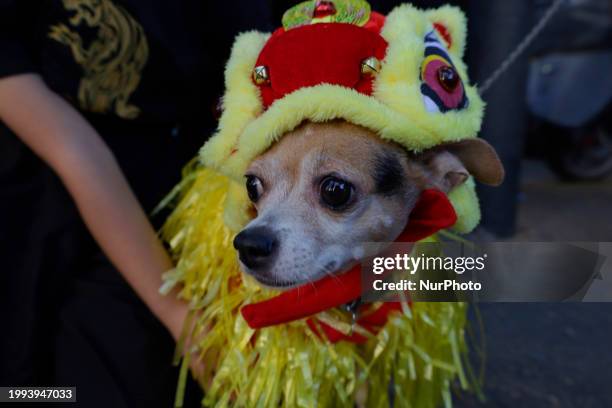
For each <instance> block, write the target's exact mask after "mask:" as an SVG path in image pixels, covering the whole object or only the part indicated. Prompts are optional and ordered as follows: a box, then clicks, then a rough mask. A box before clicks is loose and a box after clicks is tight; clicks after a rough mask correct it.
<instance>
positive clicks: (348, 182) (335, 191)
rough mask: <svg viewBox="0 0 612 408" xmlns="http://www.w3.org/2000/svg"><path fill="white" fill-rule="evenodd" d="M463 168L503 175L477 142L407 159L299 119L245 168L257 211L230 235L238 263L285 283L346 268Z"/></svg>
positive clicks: (348, 128)
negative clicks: (296, 125) (423, 195)
mask: <svg viewBox="0 0 612 408" xmlns="http://www.w3.org/2000/svg"><path fill="white" fill-rule="evenodd" d="M469 174H472V175H473V176H474V177H475V178H476V179H478V180H480V181H483V182H485V183H488V184H497V183H499V182H501V180H502V178H503V168H502V166H501V164H500V162H499V159H498V158H497V155H496V154H495V151H494V150H493V149H492V148H491V147H490V146H489V145H488V144H486V142H484V141H482V140H480V139H470V140H465V141H462V142H459V143H456V144H448V145H444V146H440V147H437V148H435V149H432V150H430V151H426V152H424V153H422V154H419V155H413V154H409V153H407V152H406V151H405V150H404V149H403V148H402V147H400V146H399V145H396V144H394V143H390V142H386V141H383V140H381V139H380V138H379V137H377V136H376V135H375V134H374V133H373V132H371V131H369V130H367V129H365V128H362V127H359V126H356V125H352V124H349V123H347V122H344V121H333V122H327V123H305V124H303V125H302V126H300V127H299V128H297V129H296V130H294V131H292V132H289V133H288V134H286V135H284V136H283V138H282V139H281V140H280V141H279V142H278V143H276V144H275V145H274V146H273V147H272V148H271V149H270V150H268V151H267V152H266V153H265V154H263V155H261V156H260V157H258V158H257V159H256V160H254V161H253V162H252V163H251V165H250V167H249V169H248V171H247V173H246V189H247V192H248V195H249V198H250V199H251V201H252V203H253V205H254V207H255V209H256V212H257V216H256V217H255V218H254V219H253V220H252V221H251V222H250V223H249V224H248V225H247V226H246V227H245V228H244V229H243V230H242V231H241V232H240V233H239V234H238V235H237V236H236V238H235V240H234V246H235V247H236V249H237V250H238V252H239V258H240V261H241V266H242V268H243V270H244V272H246V273H247V274H249V275H252V276H253V277H254V278H255V279H256V280H257V281H258V282H260V283H262V284H263V285H265V286H269V287H275V288H285V289H286V288H290V287H294V286H298V285H301V284H304V283H307V282H313V281H316V280H318V279H320V278H322V277H324V276H325V275H328V274H333V273H338V272H341V271H343V270H346V269H347V268H348V267H350V266H352V265H353V264H355V263H356V262H358V261H360V260H361V259H362V258H363V256H364V250H363V246H362V244H363V243H364V242H390V241H393V240H395V239H396V238H397V236H398V235H399V234H400V233H401V232H402V230H403V228H404V227H405V225H406V223H407V221H408V217H409V216H410V212H411V211H412V209H413V207H414V205H415V203H416V201H417V199H418V197H419V195H420V193H421V192H422V191H423V190H424V189H426V188H437V189H439V190H441V191H443V192H446V193H448V192H449V191H450V190H452V189H453V188H454V187H456V186H458V185H460V184H462V183H464V182H465V181H466V179H467V178H468V175H469Z"/></svg>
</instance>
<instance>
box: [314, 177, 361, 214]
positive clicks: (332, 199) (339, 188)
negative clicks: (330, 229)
mask: <svg viewBox="0 0 612 408" xmlns="http://www.w3.org/2000/svg"><path fill="white" fill-rule="evenodd" d="M354 190H355V189H354V187H353V185H352V184H351V183H349V182H348V181H345V180H342V179H340V178H338V177H333V176H328V177H325V178H324V179H323V180H322V181H321V200H322V201H323V203H324V204H325V205H327V206H328V207H329V208H331V209H332V210H334V211H341V210H343V209H344V208H346V206H347V205H348V203H349V202H350V201H351V198H352V196H353V191H354Z"/></svg>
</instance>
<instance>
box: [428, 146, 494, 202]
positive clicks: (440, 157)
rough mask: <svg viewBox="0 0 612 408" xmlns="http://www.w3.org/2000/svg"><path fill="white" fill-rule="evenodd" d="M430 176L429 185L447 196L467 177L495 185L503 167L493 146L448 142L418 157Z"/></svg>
mask: <svg viewBox="0 0 612 408" xmlns="http://www.w3.org/2000/svg"><path fill="white" fill-rule="evenodd" d="M419 161H420V162H421V163H423V164H424V165H425V166H426V168H427V170H428V174H429V180H428V183H430V186H431V187H435V188H438V189H440V190H442V191H444V192H446V193H448V192H449V191H451V190H452V189H453V188H455V187H457V186H459V185H460V184H463V183H464V182H465V181H466V180H467V179H468V177H469V176H470V175H472V176H473V177H474V178H475V179H476V180H478V181H480V182H481V183H484V184H488V185H492V186H497V185H499V184H501V182H502V181H503V179H504V168H503V166H502V164H501V161H500V160H499V157H498V156H497V153H496V152H495V150H494V149H493V147H492V146H491V145H490V144H488V143H487V142H485V141H484V140H482V139H467V140H462V141H460V142H455V143H448V144H445V145H442V146H438V147H436V148H435V149H432V150H429V151H427V152H425V153H423V154H422V155H420V156H419Z"/></svg>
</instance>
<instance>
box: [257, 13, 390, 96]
mask: <svg viewBox="0 0 612 408" xmlns="http://www.w3.org/2000/svg"><path fill="white" fill-rule="evenodd" d="M383 21H384V20H383ZM380 23H381V20H380V18H376V19H371V24H370V23H368V24H370V26H369V27H368V28H364V27H359V26H355V25H352V24H341V23H319V24H312V25H305V26H302V27H297V28H293V29H291V30H288V31H285V30H282V29H279V30H276V31H275V32H274V34H273V35H272V37H270V39H269V40H268V42H267V43H266V45H265V46H264V48H263V49H262V51H261V53H260V55H259V58H258V59H257V63H256V65H257V66H260V65H263V66H265V67H266V68H267V69H268V74H269V76H270V81H269V82H268V83H265V84H261V85H258V86H259V89H260V91H261V97H262V100H263V104H264V107H265V108H268V107H269V106H270V105H271V104H272V103H273V102H274V101H276V100H277V99H280V98H282V97H284V96H285V95H287V94H289V93H291V92H293V91H295V90H297V89H300V88H305V87H311V86H316V85H320V84H323V83H326V84H334V85H340V86H344V87H347V88H352V89H355V90H356V91H358V92H361V93H363V94H366V95H370V94H371V93H372V77H370V76H367V75H366V76H364V75H362V74H361V62H362V61H363V60H364V59H366V58H369V57H372V56H374V57H376V58H378V59H379V60H381V61H382V60H383V59H384V57H385V53H386V49H387V42H386V41H385V40H384V39H383V38H382V37H381V36H380V34H378V33H377V32H376V30H377V28H378V25H379V24H380Z"/></svg>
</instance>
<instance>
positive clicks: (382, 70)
mask: <svg viewBox="0 0 612 408" xmlns="http://www.w3.org/2000/svg"><path fill="white" fill-rule="evenodd" d="M465 41H466V21H465V17H464V15H463V14H462V13H461V12H460V11H459V10H458V9H456V8H452V7H442V8H439V9H435V10H426V11H422V10H418V9H416V8H414V7H413V6H411V5H407V4H405V5H402V6H399V7H397V8H396V9H394V10H393V11H392V12H391V13H390V14H389V15H387V16H383V15H381V14H378V13H376V12H374V11H372V10H370V6H369V5H368V4H367V3H366V2H365V1H362V0H343V1H341V0H336V1H315V0H311V1H306V2H304V3H301V4H299V5H297V6H295V7H293V8H292V9H290V10H288V11H287V12H286V13H285V15H284V17H283V27H282V28H279V29H277V30H276V31H275V32H274V33H272V34H264V33H260V32H248V33H244V34H241V35H239V36H238V37H237V39H236V41H235V44H234V46H233V50H232V53H231V57H230V60H229V62H228V64H227V68H226V78H225V82H226V92H225V96H224V98H223V114H222V116H221V118H220V122H219V127H218V131H217V133H216V134H215V135H214V136H213V137H212V138H211V139H210V140H209V141H208V142H207V143H206V144H205V145H204V147H203V148H202V150H201V153H200V157H199V160H198V161H197V163H194V164H192V165H190V166H188V169H187V170H186V173H185V177H184V180H183V182H182V183H181V184H180V185H179V186H178V187H177V189H176V192H175V194H174V198H175V199H176V207H175V208H174V212H173V213H172V215H171V216H170V218H169V219H168V221H167V223H166V225H165V227H164V230H163V234H164V237H165V238H166V239H167V241H168V242H169V244H170V247H171V250H172V253H173V255H174V257H175V260H176V268H175V269H173V270H172V271H169V272H168V273H166V275H165V285H164V287H163V288H162V289H163V290H169V289H170V288H172V287H174V286H175V285H179V286H180V287H182V290H181V292H180V296H181V297H182V298H184V299H186V300H187V301H189V302H190V304H191V307H192V309H193V311H194V312H193V314H192V321H191V322H189V324H186V328H189V329H186V330H185V333H184V338H187V337H188V338H190V339H192V341H191V342H190V344H191V346H190V348H191V350H181V347H182V345H181V344H179V346H178V349H179V350H178V351H177V355H180V356H182V355H185V357H183V365H182V367H183V371H182V378H183V383H184V378H185V376H186V375H187V373H188V367H189V360H190V359H203V360H204V362H205V364H204V365H205V367H206V368H205V372H204V373H203V374H202V375H201V378H198V380H199V381H200V383H201V384H202V386H203V387H204V392H205V397H204V400H203V405H205V406H220V407H221V406H246V407H251V406H258V407H279V406H285V407H318V406H325V407H337V406H345V407H352V406H354V404H355V401H356V398H357V395H358V394H359V391H360V390H361V389H362V386H363V385H364V384H367V385H368V387H367V388H368V389H369V393H368V394H367V399H366V401H365V404H366V405H367V406H372V407H385V406H390V403H391V400H393V404H394V406H400V407H402V406H405V407H418V408H428V407H436V406H439V405H441V404H444V405H445V406H450V405H451V387H452V386H453V385H454V384H458V385H459V386H461V387H462V388H467V387H468V385H469V382H470V380H469V375H468V369H467V365H466V357H465V350H466V345H465V333H464V330H465V325H466V305H465V304H462V303H414V304H410V303H409V302H399V303H398V304H391V305H389V304H372V305H364V306H362V309H361V311H362V314H363V315H364V317H363V318H362V319H360V320H357V322H356V324H351V316H350V313H349V312H347V311H345V310H344V309H343V308H341V307H336V306H341V305H342V304H343V303H344V302H346V301H348V300H354V299H351V298H352V297H353V296H354V295H355V294H354V293H349V292H351V290H352V289H351V290H349V289H347V290H346V291H344V290H343V286H342V285H341V286H339V287H331V288H330V287H329V285H332V286H333V284H331V283H330V282H329V281H327V282H318V283H316V285H318V288H319V289H320V290H317V289H316V287H317V286H315V290H314V291H312V290H311V291H310V294H309V293H307V292H308V291H307V290H304V291H303V292H301V293H297V294H296V292H295V291H290V292H288V293H287V292H285V293H283V294H280V295H279V293H276V292H274V291H272V290H269V289H265V288H262V287H260V286H259V285H257V284H255V283H254V282H252V281H250V280H249V279H248V278H246V277H244V276H243V275H242V274H241V272H240V269H239V264H238V259H237V255H236V253H235V250H234V248H233V246H232V240H233V237H234V236H235V234H236V233H237V232H239V231H240V229H241V228H242V227H243V226H244V225H246V223H248V221H249V220H250V219H251V218H252V217H253V210H252V208H251V206H250V202H249V200H248V197H247V194H246V189H245V188H244V181H243V174H244V171H245V170H246V168H247V166H248V165H249V163H250V162H251V161H252V160H253V159H254V158H255V157H257V156H258V155H260V154H262V153H263V152H264V151H266V149H268V148H269V147H270V146H271V145H272V144H273V143H275V141H277V140H278V139H279V138H280V137H282V135H283V134H285V133H286V132H288V131H290V130H292V129H294V128H296V127H297V126H298V125H300V123H302V122H304V121H312V122H324V121H328V120H333V119H343V120H346V121H348V122H351V123H354V124H357V125H360V126H363V127H365V128H368V129H370V130H372V131H374V132H376V133H377V134H378V135H379V136H380V137H381V138H383V139H386V140H390V141H394V142H396V143H399V144H400V145H402V146H404V147H405V148H406V149H407V150H409V151H411V152H420V151H423V150H425V149H428V148H432V147H434V146H437V145H440V144H441V143H448V142H456V141H460V140H463V139H466V138H472V137H476V134H477V133H478V131H479V129H480V125H481V119H482V114H483V107H484V104H483V102H482V101H481V99H480V97H479V96H478V93H477V91H476V90H475V89H474V88H473V87H471V86H469V84H468V81H467V75H466V67H465V65H464V63H463V62H462V57H463V51H464V45H465ZM430 198H431V197H430ZM434 198H435V197H434ZM444 200H446V201H443V202H441V203H440V202H439V201H436V200H434V201H433V202H432V205H427V199H426V200H425V204H426V205H425V207H423V206H422V205H421V208H420V210H419V211H421V212H424V213H425V218H426V220H425V222H424V223H421V224H420V225H419V220H418V218H419V217H418V216H416V215H415V213H416V212H417V209H415V212H413V214H412V215H411V220H412V221H411V223H409V225H408V227H407V231H408V235H407V237H408V239H413V240H421V239H427V240H434V239H436V234H435V233H436V231H437V230H439V229H441V228H449V229H452V230H453V231H456V232H459V233H466V232H469V231H470V230H472V229H473V228H474V227H475V226H476V224H477V223H478V222H479V218H480V210H479V207H478V201H477V197H476V195H475V191H474V182H473V181H472V180H471V179H470V180H468V181H467V182H466V183H465V184H463V185H461V186H459V187H457V188H455V189H454V190H453V191H452V192H451V193H450V194H449V197H448V200H447V199H446V197H445V196H444ZM436 202H437V203H438V204H436ZM421 203H423V200H421ZM445 203H446V204H445ZM432 212H433V215H434V217H433V219H434V221H436V213H440V214H439V217H438V218H437V221H436V222H433V223H432V222H431V218H432V217H431V216H432ZM428 217H429V221H428V220H427V218H428ZM411 224H412V227H413V228H412V227H411ZM410 231H418V232H416V233H414V232H410ZM354 276H355V275H354V274H353V275H351V276H349V274H348V273H347V274H346V275H342V276H340V280H339V281H340V282H341V284H342V283H343V282H344V283H346V285H347V286H346V287H347V288H349V287H352V288H354V285H353V284H354V282H352V283H351V282H349V280H351V279H353V278H354ZM353 280H354V279H353ZM335 281H338V280H335ZM326 285H327V286H326ZM351 285H353V286H351ZM304 289H307V288H304ZM352 291H353V292H354V290H352ZM180 400H181V392H180V387H179V393H178V397H177V405H180Z"/></svg>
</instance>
